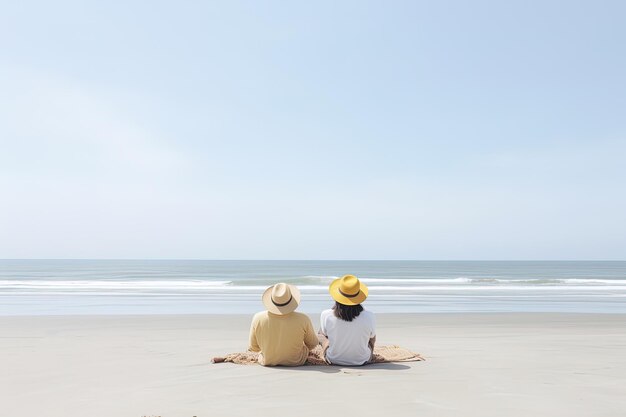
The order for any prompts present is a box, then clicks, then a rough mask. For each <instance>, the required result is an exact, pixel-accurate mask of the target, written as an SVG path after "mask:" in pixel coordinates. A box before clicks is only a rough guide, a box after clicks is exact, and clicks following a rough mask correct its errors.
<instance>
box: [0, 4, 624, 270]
mask: <svg viewBox="0 0 626 417" xmlns="http://www.w3.org/2000/svg"><path fill="white" fill-rule="evenodd" d="M625 16H626V3H624V2H622V1H582V2H581V1H570V0H568V1H565V0H562V1H561V0H559V1H554V0H547V1H507V2H496V1H491V2H486V1H436V2H435V1H431V2H425V1H406V2H405V1H377V2H371V1H342V2H335V1H318V2H284V1H263V2H252V1H231V0H229V1H219V2H200V1H177V2H159V1H124V2H121V1H110V2H102V1H100V2H89V1H65V0H59V1H55V2H48V1H28V0H26V1H20V2H4V3H3V7H2V13H0V258H65V259H67V258H71V259H76V258H89V259H94V258H98V259H102V258H114V259H161V258H163V259H428V260H436V259H442V260H445V259H476V260H499V259H501V260H517V259H559V260H566V259H567V260H569V259H571V260H583V259H585V260H591V259H598V260H605V259H618V260H624V259H626V220H625V219H626V216H625V215H624V213H626V163H624V161H625V160H626V114H625V113H626V77H625V76H624V74H626V25H624V24H623V22H624V17H625Z"/></svg>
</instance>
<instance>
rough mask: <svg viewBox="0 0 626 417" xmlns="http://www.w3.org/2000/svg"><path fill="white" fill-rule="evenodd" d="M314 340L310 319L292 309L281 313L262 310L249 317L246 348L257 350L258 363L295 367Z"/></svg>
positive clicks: (303, 357)
mask: <svg viewBox="0 0 626 417" xmlns="http://www.w3.org/2000/svg"><path fill="white" fill-rule="evenodd" d="M317 344H318V340H317V336H316V335H315V330H313V324H312V323H311V319H309V317H308V316H307V315H305V314H302V313H298V312H295V311H294V312H293V313H289V314H284V315H278V314H273V313H270V312H269V311H262V312H260V313H257V314H256V315H255V316H254V319H253V320H252V326H251V329H250V347H249V348H250V350H252V351H255V352H261V354H260V355H259V363H260V364H261V365H266V366H273V365H285V366H298V365H303V364H304V363H305V362H306V359H307V356H308V355H309V349H313V348H314V347H315V346H317Z"/></svg>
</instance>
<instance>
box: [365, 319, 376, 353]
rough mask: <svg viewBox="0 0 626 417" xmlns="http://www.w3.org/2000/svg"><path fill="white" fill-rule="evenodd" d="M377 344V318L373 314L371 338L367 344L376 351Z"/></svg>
mask: <svg viewBox="0 0 626 417" xmlns="http://www.w3.org/2000/svg"><path fill="white" fill-rule="evenodd" d="M375 344H376V318H375V317H374V315H372V329H371V330H370V340H369V342H367V345H368V346H369V347H370V348H371V349H372V352H373V351H374V345H375Z"/></svg>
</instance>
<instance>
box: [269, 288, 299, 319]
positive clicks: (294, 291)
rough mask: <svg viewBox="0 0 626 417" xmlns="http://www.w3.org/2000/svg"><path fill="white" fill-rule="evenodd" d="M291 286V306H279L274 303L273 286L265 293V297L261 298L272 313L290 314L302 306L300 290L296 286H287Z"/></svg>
mask: <svg viewBox="0 0 626 417" xmlns="http://www.w3.org/2000/svg"><path fill="white" fill-rule="evenodd" d="M287 285H288V286H289V291H291V301H290V302H289V304H286V305H284V306H277V305H276V304H274V303H273V302H272V288H274V286H273V285H272V286H271V287H269V288H268V289H266V290H265V292H264V293H263V297H262V298H261V299H262V301H263V305H264V306H265V308H266V309H267V311H269V312H270V313H274V314H279V315H284V314H289V313H291V312H293V311H295V309H296V308H298V306H299V305H300V290H299V289H298V287H296V286H295V285H291V284H287Z"/></svg>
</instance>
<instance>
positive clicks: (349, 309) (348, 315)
mask: <svg viewBox="0 0 626 417" xmlns="http://www.w3.org/2000/svg"><path fill="white" fill-rule="evenodd" d="M361 311H363V306H362V305H361V304H357V305H355V306H347V305H345V304H341V303H338V302H336V301H335V305H334V306H333V313H334V314H335V317H337V318H338V319H341V320H343V321H352V320H354V319H355V318H357V317H359V314H361Z"/></svg>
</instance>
